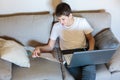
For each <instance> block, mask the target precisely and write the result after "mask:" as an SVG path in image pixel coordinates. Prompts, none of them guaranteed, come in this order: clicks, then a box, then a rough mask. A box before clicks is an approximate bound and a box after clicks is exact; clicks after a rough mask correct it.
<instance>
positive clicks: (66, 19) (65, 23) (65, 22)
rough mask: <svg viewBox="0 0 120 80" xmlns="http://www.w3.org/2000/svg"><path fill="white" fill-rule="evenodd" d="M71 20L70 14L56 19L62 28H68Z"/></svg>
mask: <svg viewBox="0 0 120 80" xmlns="http://www.w3.org/2000/svg"><path fill="white" fill-rule="evenodd" d="M71 19H72V14H70V15H69V16H65V15H62V16H60V17H58V21H59V22H60V23H61V24H62V25H63V26H70V24H71V23H70V22H71Z"/></svg>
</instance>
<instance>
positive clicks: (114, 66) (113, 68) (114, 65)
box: [108, 47, 120, 73]
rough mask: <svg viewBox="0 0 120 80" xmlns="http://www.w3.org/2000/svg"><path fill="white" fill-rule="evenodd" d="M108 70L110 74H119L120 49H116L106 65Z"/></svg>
mask: <svg viewBox="0 0 120 80" xmlns="http://www.w3.org/2000/svg"><path fill="white" fill-rule="evenodd" d="M108 69H109V71H110V72H112V73H114V72H120V47H119V48H118V49H117V51H116V52H115V54H114V55H113V56H112V58H111V60H110V62H109V63H108Z"/></svg>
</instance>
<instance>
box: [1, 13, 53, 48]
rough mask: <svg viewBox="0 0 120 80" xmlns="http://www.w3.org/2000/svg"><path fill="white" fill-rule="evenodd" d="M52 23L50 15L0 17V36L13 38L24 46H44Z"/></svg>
mask: <svg viewBox="0 0 120 80" xmlns="http://www.w3.org/2000/svg"><path fill="white" fill-rule="evenodd" d="M52 21H53V16H52V14H48V13H47V14H44V13H32V14H27V13H24V14H13V15H9V16H7V15H4V16H0V36H3V37H8V38H14V39H16V40H17V41H19V42H21V43H22V44H24V45H33V44H34V45H38V43H44V44H46V43H47V42H48V39H49V36H50V30H51V27H52ZM31 36H32V37H31ZM34 45H33V46H34Z"/></svg>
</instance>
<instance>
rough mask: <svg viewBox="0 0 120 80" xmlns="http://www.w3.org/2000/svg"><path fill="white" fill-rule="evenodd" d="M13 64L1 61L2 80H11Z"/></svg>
mask: <svg viewBox="0 0 120 80" xmlns="http://www.w3.org/2000/svg"><path fill="white" fill-rule="evenodd" d="M11 78H12V64H11V63H10V62H7V61H4V60H2V59H0V80H11Z"/></svg>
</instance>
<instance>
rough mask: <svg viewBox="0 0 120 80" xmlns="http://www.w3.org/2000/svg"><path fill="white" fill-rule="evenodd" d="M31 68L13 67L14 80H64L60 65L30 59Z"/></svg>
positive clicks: (38, 59)
mask: <svg viewBox="0 0 120 80" xmlns="http://www.w3.org/2000/svg"><path fill="white" fill-rule="evenodd" d="M30 64H31V67H30V68H22V67H18V66H16V65H13V75H12V80H62V73H61V68H60V64H59V63H56V62H52V61H48V60H46V59H42V58H35V59H33V58H30Z"/></svg>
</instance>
